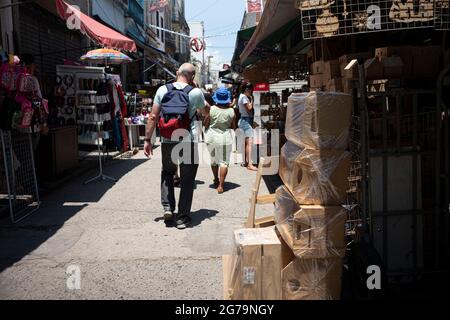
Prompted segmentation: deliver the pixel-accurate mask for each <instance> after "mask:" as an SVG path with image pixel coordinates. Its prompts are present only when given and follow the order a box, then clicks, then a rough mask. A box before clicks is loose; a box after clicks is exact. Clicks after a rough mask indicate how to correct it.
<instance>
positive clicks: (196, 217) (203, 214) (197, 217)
mask: <svg viewBox="0 0 450 320" xmlns="http://www.w3.org/2000/svg"><path fill="white" fill-rule="evenodd" d="M218 213H219V211H217V210H208V209H202V210H198V211H195V212H192V214H191V218H192V222H191V223H190V225H189V228H194V227H196V226H199V225H201V224H202V222H203V221H204V220H207V219H211V218H212V217H215V216H216V215H217V214H218ZM154 221H155V222H161V221H164V218H163V217H159V218H156V219H155V220H154ZM164 224H165V225H166V227H167V228H175V222H173V221H164Z"/></svg>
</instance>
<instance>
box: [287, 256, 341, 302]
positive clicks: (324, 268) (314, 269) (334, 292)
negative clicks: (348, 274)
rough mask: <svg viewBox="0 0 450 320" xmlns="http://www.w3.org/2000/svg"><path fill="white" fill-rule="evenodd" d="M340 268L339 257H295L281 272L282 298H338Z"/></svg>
mask: <svg viewBox="0 0 450 320" xmlns="http://www.w3.org/2000/svg"><path fill="white" fill-rule="evenodd" d="M342 269H343V262H342V259H340V258H331V259H306V260H304V259H299V258H296V259H295V260H294V261H292V262H291V263H290V264H289V265H288V266H287V267H286V268H284V269H283V272H282V283H283V300H339V299H340V298H341V288H342Z"/></svg>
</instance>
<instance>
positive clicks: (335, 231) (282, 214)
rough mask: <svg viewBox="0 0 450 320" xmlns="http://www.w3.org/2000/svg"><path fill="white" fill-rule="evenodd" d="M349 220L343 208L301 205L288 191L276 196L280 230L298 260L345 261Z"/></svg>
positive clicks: (276, 213) (280, 192) (276, 215)
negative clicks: (335, 259)
mask: <svg viewBox="0 0 450 320" xmlns="http://www.w3.org/2000/svg"><path fill="white" fill-rule="evenodd" d="M346 220H347V211H346V210H345V208H343V207H340V206H317V205H315V206H308V205H299V204H298V203H297V202H296V200H295V199H294V198H293V197H292V195H291V193H290V192H289V191H288V189H287V188H286V187H280V188H279V189H278V190H277V192H276V202H275V222H276V227H277V230H278V232H279V233H280V235H281V237H282V238H283V240H284V241H285V242H286V244H287V245H288V246H289V247H290V248H291V250H292V252H293V253H294V255H295V256H296V257H298V258H304V259H318V258H333V257H344V256H345V250H346V243H345V223H346Z"/></svg>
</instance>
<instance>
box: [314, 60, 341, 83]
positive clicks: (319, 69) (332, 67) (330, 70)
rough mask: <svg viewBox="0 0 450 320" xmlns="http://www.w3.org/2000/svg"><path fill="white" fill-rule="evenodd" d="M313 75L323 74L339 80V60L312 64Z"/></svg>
mask: <svg viewBox="0 0 450 320" xmlns="http://www.w3.org/2000/svg"><path fill="white" fill-rule="evenodd" d="M311 74H313V75H318V74H323V75H326V76H327V77H329V78H330V79H331V78H339V77H340V76H341V70H340V67H339V60H329V61H323V60H320V61H316V62H313V63H312V64H311Z"/></svg>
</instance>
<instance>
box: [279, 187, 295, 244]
mask: <svg viewBox="0 0 450 320" xmlns="http://www.w3.org/2000/svg"><path fill="white" fill-rule="evenodd" d="M299 210H300V205H299V204H298V203H297V202H296V201H295V199H294V198H293V197H292V195H291V194H290V193H289V191H288V189H287V188H286V187H285V186H282V187H280V188H278V190H277V191H276V200H275V223H276V227H277V230H278V232H279V233H280V235H281V237H282V238H283V239H284V241H285V242H286V243H287V245H288V246H289V247H290V248H291V249H293V243H294V233H293V224H294V215H295V213H297V212H298V211H299Z"/></svg>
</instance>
